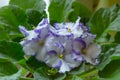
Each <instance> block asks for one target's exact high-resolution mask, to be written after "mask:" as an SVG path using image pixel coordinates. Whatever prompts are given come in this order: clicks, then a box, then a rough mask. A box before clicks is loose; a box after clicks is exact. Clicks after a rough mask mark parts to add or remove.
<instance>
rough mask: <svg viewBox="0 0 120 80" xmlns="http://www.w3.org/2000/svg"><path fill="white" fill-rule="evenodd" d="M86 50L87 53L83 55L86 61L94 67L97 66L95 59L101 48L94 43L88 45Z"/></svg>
mask: <svg viewBox="0 0 120 80" xmlns="http://www.w3.org/2000/svg"><path fill="white" fill-rule="evenodd" d="M86 50H87V52H86V54H85V55H84V57H85V59H86V61H87V62H89V63H91V64H94V65H95V64H97V62H96V58H97V57H98V55H99V54H100V52H101V46H100V45H98V44H96V43H93V44H91V45H89V47H88V48H87V49H86Z"/></svg>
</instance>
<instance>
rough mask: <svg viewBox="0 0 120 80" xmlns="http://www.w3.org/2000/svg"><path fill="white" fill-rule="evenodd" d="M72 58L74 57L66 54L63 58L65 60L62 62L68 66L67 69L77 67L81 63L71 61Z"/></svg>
mask: <svg viewBox="0 0 120 80" xmlns="http://www.w3.org/2000/svg"><path fill="white" fill-rule="evenodd" d="M73 57H74V56H73V55H71V54H67V55H66V56H65V59H64V61H65V62H66V64H68V65H69V67H71V68H75V67H78V66H79V65H80V64H81V62H82V60H81V61H75V60H74V59H73Z"/></svg>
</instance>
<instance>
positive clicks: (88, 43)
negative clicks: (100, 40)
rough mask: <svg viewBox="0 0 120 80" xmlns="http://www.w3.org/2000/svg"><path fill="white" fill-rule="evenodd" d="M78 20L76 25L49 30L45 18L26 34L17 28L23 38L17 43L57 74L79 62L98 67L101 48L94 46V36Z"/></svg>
mask: <svg viewBox="0 0 120 80" xmlns="http://www.w3.org/2000/svg"><path fill="white" fill-rule="evenodd" d="M79 21H80V18H78V19H77V20H76V22H75V23H55V24H54V27H52V26H51V25H50V24H49V23H48V20H47V19H43V20H42V21H41V22H40V23H39V24H38V26H37V27H36V28H35V29H33V30H29V31H28V30H27V29H25V28H24V27H22V26H19V27H20V31H21V33H22V34H23V35H24V36H25V38H24V39H23V41H21V42H20V44H21V45H22V46H23V51H24V52H25V54H26V55H30V56H33V55H34V56H35V57H36V59H37V60H39V61H42V62H45V63H46V64H47V65H48V66H50V67H52V68H56V69H58V71H59V72H60V73H65V72H67V71H70V70H71V69H73V68H75V67H78V66H79V65H80V64H81V62H88V63H91V64H93V65H95V64H97V63H98V62H97V59H96V58H97V57H98V55H99V54H100V52H101V47H100V45H98V44H96V43H94V39H95V37H96V36H95V35H93V34H91V33H90V31H89V29H88V28H87V27H86V26H84V25H83V24H82V23H80V22H79Z"/></svg>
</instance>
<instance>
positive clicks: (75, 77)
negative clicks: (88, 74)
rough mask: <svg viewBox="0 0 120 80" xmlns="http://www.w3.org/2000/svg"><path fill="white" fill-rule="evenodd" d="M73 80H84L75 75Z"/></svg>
mask: <svg viewBox="0 0 120 80" xmlns="http://www.w3.org/2000/svg"><path fill="white" fill-rule="evenodd" d="M72 80H83V79H82V78H80V77H78V76H75V75H74V76H73V78H72Z"/></svg>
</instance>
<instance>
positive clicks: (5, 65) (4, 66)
mask: <svg viewBox="0 0 120 80" xmlns="http://www.w3.org/2000/svg"><path fill="white" fill-rule="evenodd" d="M17 71H18V69H17V68H16V66H15V65H14V64H13V63H11V62H10V61H9V60H8V59H1V58H0V76H9V75H12V74H14V73H16V72H17ZM0 79H1V78H0ZM2 80H3V79H2Z"/></svg>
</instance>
